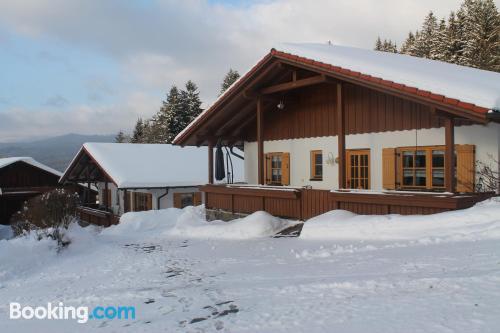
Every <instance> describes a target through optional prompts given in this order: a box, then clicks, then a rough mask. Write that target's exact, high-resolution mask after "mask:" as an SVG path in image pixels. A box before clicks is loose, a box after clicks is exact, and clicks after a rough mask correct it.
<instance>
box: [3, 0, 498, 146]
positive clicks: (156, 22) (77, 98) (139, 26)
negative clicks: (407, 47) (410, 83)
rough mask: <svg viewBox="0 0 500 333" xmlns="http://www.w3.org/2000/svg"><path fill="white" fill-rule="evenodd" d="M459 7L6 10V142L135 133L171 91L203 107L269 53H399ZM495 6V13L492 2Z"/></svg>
mask: <svg viewBox="0 0 500 333" xmlns="http://www.w3.org/2000/svg"><path fill="white" fill-rule="evenodd" d="M460 3H461V1H460V0H440V1H435V0H399V1H398V0H391V1H389V0H335V1H333V0H310V1H303V0H260V1H249V0H183V1H172V0H142V1H139V0H137V1H121V0H107V1H102V0H23V1H19V0H2V1H1V2H0V142H6V141H20V140H29V139H34V138H39V137H47V136H55V135H62V134H67V133H81V134H113V133H117V132H118V131H119V130H123V131H125V132H130V131H131V130H132V128H133V126H134V124H135V121H136V120H137V118H138V117H142V118H148V117H150V116H151V115H152V114H154V113H155V112H157V110H158V109H159V107H160V105H161V102H162V100H163V99H164V98H165V96H166V93H167V92H168V90H169V89H170V87H171V86H172V85H177V86H183V85H184V84H185V82H186V81H188V80H193V81H194V82H195V83H196V84H197V85H198V86H199V89H200V96H201V98H202V100H203V106H204V107H207V106H209V105H210V104H211V103H212V102H213V101H214V100H215V98H216V97H217V94H218V92H219V89H220V83H221V81H222V79H223V77H224V75H225V73H226V72H227V71H228V70H229V68H233V69H236V70H238V71H239V72H240V73H244V72H246V71H247V70H248V69H249V68H250V67H251V66H253V65H254V64H255V63H256V62H257V61H258V60H259V59H260V58H261V57H263V56H264V55H265V54H266V53H267V52H269V50H270V49H271V48H272V47H273V45H277V44H279V43H282V42H325V43H326V42H328V41H331V42H332V43H334V44H340V45H348V46H354V47H361V48H369V49H371V48H373V44H374V41H375V39H376V38H377V36H378V35H380V36H382V37H383V38H384V37H385V38H391V39H393V40H395V41H396V42H397V43H398V44H400V43H401V41H402V40H404V38H405V36H406V35H407V33H408V31H409V30H415V28H417V27H419V26H420V24H421V22H422V21H423V18H424V16H425V15H426V14H427V13H428V12H429V11H430V10H432V11H433V12H434V13H435V14H436V15H437V16H438V17H444V16H447V15H448V14H449V12H450V11H451V10H455V9H457V8H458V7H459V5H460ZM497 6H498V3H497Z"/></svg>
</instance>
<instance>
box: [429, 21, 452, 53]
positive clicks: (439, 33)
mask: <svg viewBox="0 0 500 333" xmlns="http://www.w3.org/2000/svg"><path fill="white" fill-rule="evenodd" d="M448 32H449V30H448V27H447V26H446V21H445V19H441V21H439V26H438V28H437V30H436V32H435V33H434V36H433V37H432V43H431V50H430V56H429V58H430V59H434V60H441V61H450V55H449V54H448V44H449V34H448Z"/></svg>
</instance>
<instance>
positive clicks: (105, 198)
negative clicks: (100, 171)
mask: <svg viewBox="0 0 500 333" xmlns="http://www.w3.org/2000/svg"><path fill="white" fill-rule="evenodd" d="M102 201H103V203H104V206H105V207H106V208H109V204H110V203H109V202H108V182H107V181H106V182H104V193H103V198H102Z"/></svg>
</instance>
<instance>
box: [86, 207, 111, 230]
mask: <svg viewBox="0 0 500 333" xmlns="http://www.w3.org/2000/svg"><path fill="white" fill-rule="evenodd" d="M77 213H78V217H79V218H80V220H81V221H83V222H86V223H88V224H94V225H99V226H103V227H109V226H110V225H113V224H118V222H119V219H120V218H119V216H116V215H114V214H113V213H111V212H108V211H105V210H100V209H97V208H93V207H86V206H80V207H78V208H77Z"/></svg>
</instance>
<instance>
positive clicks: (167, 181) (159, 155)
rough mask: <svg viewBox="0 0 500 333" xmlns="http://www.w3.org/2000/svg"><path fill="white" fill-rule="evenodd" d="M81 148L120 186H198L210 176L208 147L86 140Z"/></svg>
mask: <svg viewBox="0 0 500 333" xmlns="http://www.w3.org/2000/svg"><path fill="white" fill-rule="evenodd" d="M82 150H83V151H85V152H86V153H87V154H89V155H90V156H91V158H92V159H93V160H94V161H95V162H96V163H97V164H98V165H99V166H100V167H101V169H102V170H103V171H104V172H106V174H107V175H108V176H109V177H110V178H111V179H112V180H113V182H114V183H115V184H116V185H117V186H118V187H119V188H152V187H180V186H197V185H201V184H205V183H206V180H207V179H208V167H207V151H206V149H201V148H196V147H185V148H181V147H178V146H172V145H167V144H134V143H85V144H84V145H83V147H82V148H81V150H80V151H82ZM79 155H80V153H79V154H77V155H76V156H77V157H78V156H79ZM77 157H75V159H76V158H77ZM74 161H75V160H73V162H74ZM73 162H71V163H70V166H69V167H68V169H66V171H65V174H66V173H67V172H68V170H69V169H70V168H71V166H72V165H73Z"/></svg>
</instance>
